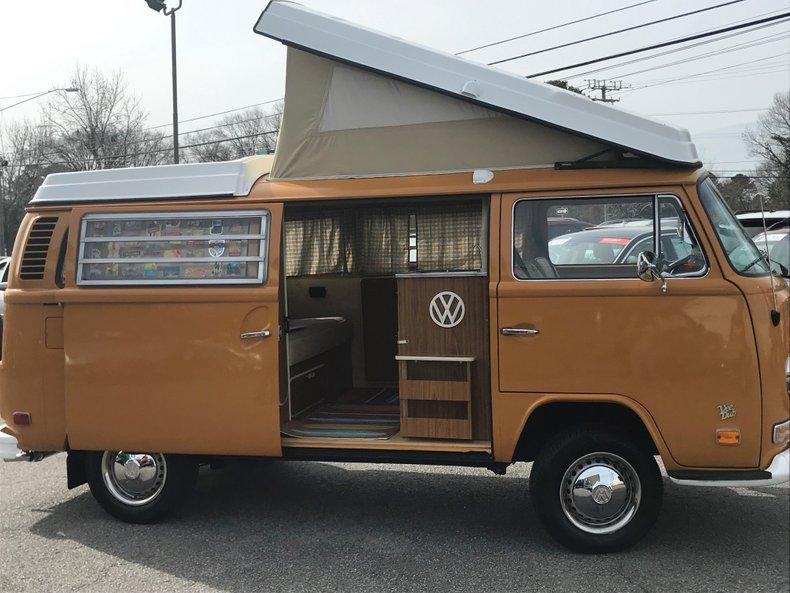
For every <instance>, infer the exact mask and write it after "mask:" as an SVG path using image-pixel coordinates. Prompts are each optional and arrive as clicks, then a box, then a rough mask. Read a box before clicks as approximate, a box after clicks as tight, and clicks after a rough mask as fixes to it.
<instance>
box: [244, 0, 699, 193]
mask: <svg viewBox="0 0 790 593" xmlns="http://www.w3.org/2000/svg"><path fill="white" fill-rule="evenodd" d="M255 32H257V33H260V34H261V35H265V36H267V37H270V38H272V39H275V40H278V41H281V42H282V43H284V44H285V45H287V46H288V57H287V75H286V91H285V109H284V114H283V122H282V127H281V129H280V135H279V138H278V142H277V150H276V153H275V160H274V164H273V168H272V172H271V176H270V178H271V179H311V178H342V177H372V176H390V175H408V174H424V173H445V172H454V171H472V170H475V169H492V170H496V169H517V168H527V167H547V166H548V167H552V166H554V165H555V164H556V163H559V162H565V163H568V162H575V161H580V160H585V159H589V158H590V157H593V158H592V160H595V161H598V162H600V161H601V160H609V161H612V160H617V161H619V162H621V163H622V162H624V161H625V160H627V161H628V162H630V164H632V165H633V164H635V162H634V161H638V162H639V163H640V164H642V165H657V164H658V165H665V166H685V167H694V166H699V164H700V163H699V157H698V156H697V151H696V148H695V146H694V144H693V143H692V141H691V138H690V135H689V133H688V132H687V131H686V130H683V129H680V128H675V127H673V126H670V125H667V124H664V123H661V122H657V121H654V120H651V119H649V118H645V117H642V116H638V115H635V114H631V113H628V112H626V111H623V110H620V109H614V108H612V107H609V106H606V105H602V104H600V103H595V102H593V101H591V100H589V99H588V98H586V97H584V96H581V95H578V94H575V93H571V92H569V91H565V90H562V89H559V88H556V87H553V86H549V85H547V84H544V83H540V82H534V81H531V80H528V79H526V78H523V77H520V76H516V75H513V74H510V73H508V72H505V71H502V70H499V69H497V68H491V67H489V66H485V65H482V64H479V63H476V62H472V61H470V60H467V59H464V58H460V57H458V56H454V55H451V54H448V53H445V52H440V51H436V50H433V49H431V48H428V47H425V46H422V45H418V44H414V43H410V42H407V41H404V40H402V39H398V38H396V37H392V36H389V35H385V34H383V33H380V32H377V31H373V30H371V29H367V28H365V27H360V26H358V25H354V24H353V23H349V22H347V21H344V20H341V19H338V18H335V17H332V16H328V15H325V14H322V13H320V12H316V11H313V10H310V9H308V8H305V7H303V6H300V5H299V4H295V3H292V2H286V1H281V0H273V1H272V2H271V3H270V4H269V5H268V6H267V7H266V9H265V10H264V12H263V14H262V15H261V17H260V18H259V20H258V22H257V24H256V25H255ZM594 155H595V156H594Z"/></svg>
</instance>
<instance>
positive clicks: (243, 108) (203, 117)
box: [144, 97, 283, 131]
mask: <svg viewBox="0 0 790 593" xmlns="http://www.w3.org/2000/svg"><path fill="white" fill-rule="evenodd" d="M282 100H283V97H280V98H279V99H271V100H269V101H263V102H262V103H253V104H252V105H245V106H244V107H235V108H234V109H227V110H226V111H218V112H217V113H208V114H206V115H199V116H197V117H191V118H189V119H180V120H178V123H179V124H186V123H189V122H191V121H197V120H199V119H207V118H209V117H215V116H217V115H226V114H228V113H233V112H234V111H243V110H245V109H252V108H253V107H260V106H261V105H271V104H272V103H277V101H282ZM172 125H173V124H172V123H168V124H159V125H158V126H151V127H150V128H145V129H144V131H148V130H156V129H157V128H166V127H167V126H172Z"/></svg>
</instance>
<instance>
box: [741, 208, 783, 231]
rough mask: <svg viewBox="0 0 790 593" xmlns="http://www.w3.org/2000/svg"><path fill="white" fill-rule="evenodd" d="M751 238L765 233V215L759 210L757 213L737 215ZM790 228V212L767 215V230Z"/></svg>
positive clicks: (768, 212)
mask: <svg viewBox="0 0 790 593" xmlns="http://www.w3.org/2000/svg"><path fill="white" fill-rule="evenodd" d="M735 217H736V218H737V219H738V222H740V223H741V225H742V226H743V228H744V229H746V232H747V233H748V235H749V236H750V237H754V236H755V235H758V234H760V233H762V232H763V230H764V229H763V213H762V212H760V211H759V210H757V211H755V212H740V213H738V214H736V215H735ZM787 226H790V210H772V211H766V213H765V228H766V229H768V230H769V231H770V230H771V229H778V228H782V227H787Z"/></svg>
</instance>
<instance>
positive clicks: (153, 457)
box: [102, 451, 167, 506]
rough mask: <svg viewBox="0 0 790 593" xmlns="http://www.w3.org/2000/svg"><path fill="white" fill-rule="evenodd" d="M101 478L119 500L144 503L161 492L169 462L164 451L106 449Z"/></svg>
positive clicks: (135, 503) (131, 503)
mask: <svg viewBox="0 0 790 593" xmlns="http://www.w3.org/2000/svg"><path fill="white" fill-rule="evenodd" d="M102 478H103V479H104V485H105V486H106V487H107V490H108V491H109V492H110V494H112V495H113V497H115V498H116V499H117V500H119V501H120V502H122V503H124V504H128V505H132V506H141V505H144V504H147V503H149V502H151V501H152V500H154V499H155V498H156V497H157V496H159V495H160V494H161V492H162V489H163V488H164V486H165V480H166V478H167V464H166V462H165V458H164V455H162V454H161V453H127V452H125V451H105V452H104V455H103V456H102Z"/></svg>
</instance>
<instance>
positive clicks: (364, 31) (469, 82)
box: [254, 0, 701, 177]
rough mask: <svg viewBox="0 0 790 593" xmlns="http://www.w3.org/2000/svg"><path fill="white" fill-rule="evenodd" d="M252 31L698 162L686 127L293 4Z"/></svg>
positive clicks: (640, 150)
mask: <svg viewBox="0 0 790 593" xmlns="http://www.w3.org/2000/svg"><path fill="white" fill-rule="evenodd" d="M254 30H255V32H257V33H260V34H261V35H265V36H266V37H270V38H272V39H275V40H278V41H281V42H282V43H284V44H285V45H288V46H290V47H293V48H296V49H299V50H302V51H306V52H309V53H313V54H316V55H319V56H321V57H324V58H328V59H330V60H334V61H337V62H341V63H345V64H349V65H352V66H357V67H361V68H363V69H366V70H369V71H373V72H375V73H377V74H380V75H384V76H387V77H389V78H392V79H395V80H400V81H405V82H408V83H412V84H415V85H418V86H420V87H423V88H427V89H431V90H435V91H438V92H440V93H442V94H445V95H449V96H451V97H454V98H457V99H461V100H464V101H468V102H471V103H475V104H477V105H480V106H482V107H486V108H489V109H492V110H495V111H499V112H502V113H505V114H508V115H512V116H516V117H520V118H525V119H527V120H531V121H533V122H537V123H541V124H544V125H548V126H551V127H554V128H558V129H560V130H563V131H566V132H571V133H573V134H576V135H579V136H583V137H586V138H589V139H592V140H596V141H600V142H603V143H605V144H607V145H614V146H617V147H620V148H623V149H627V150H628V151H631V152H634V153H636V154H639V155H641V156H646V157H650V158H654V159H658V160H660V161H664V162H667V163H672V164H677V165H681V166H699V165H700V164H701V163H700V159H699V156H698V155H697V150H696V147H695V145H694V143H693V142H692V140H691V136H690V134H689V132H688V131H687V130H685V129H682V128H677V127H674V126H671V125H668V124H665V123H662V122H659V121H656V120H652V119H649V118H646V117H643V116H640V115H636V114H633V113H630V112H627V111H624V110H622V109H615V108H613V107H609V106H608V105H603V104H601V103H598V102H593V101H591V100H589V99H588V98H586V97H584V96H582V95H578V94H576V93H571V92H566V91H562V90H561V89H557V88H556V87H553V86H550V85H547V84H544V83H541V82H535V81H532V80H529V79H526V78H524V77H522V76H517V75H515V74H511V73H509V72H505V71H503V70H500V69H498V68H493V67H490V66H486V65H483V64H480V63H477V62H473V61H470V60H468V59H465V58H462V57H458V56H454V55H452V54H449V53H446V52H442V51H438V50H435V49H432V48H429V47H426V46H423V45H419V44H416V43H411V42H408V41H404V40H403V39H399V38H397V37H392V36H390V35H386V34H384V33H381V32H378V31H375V30H372V29H368V28H366V27H361V26H359V25H356V24H353V23H350V22H348V21H345V20H342V19H339V18H336V17H333V16H330V15H326V14H323V13H321V12H318V11H315V10H312V9H309V8H306V7H304V6H301V5H299V4H296V3H293V2H288V1H283V0H272V1H271V2H270V3H269V5H268V6H267V7H266V9H265V10H264V11H263V14H261V16H260V18H259V19H258V22H257V24H256V25H255V28H254ZM286 102H287V98H286ZM276 167H277V165H276V164H275V168H276ZM273 176H274V177H277V175H273Z"/></svg>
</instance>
